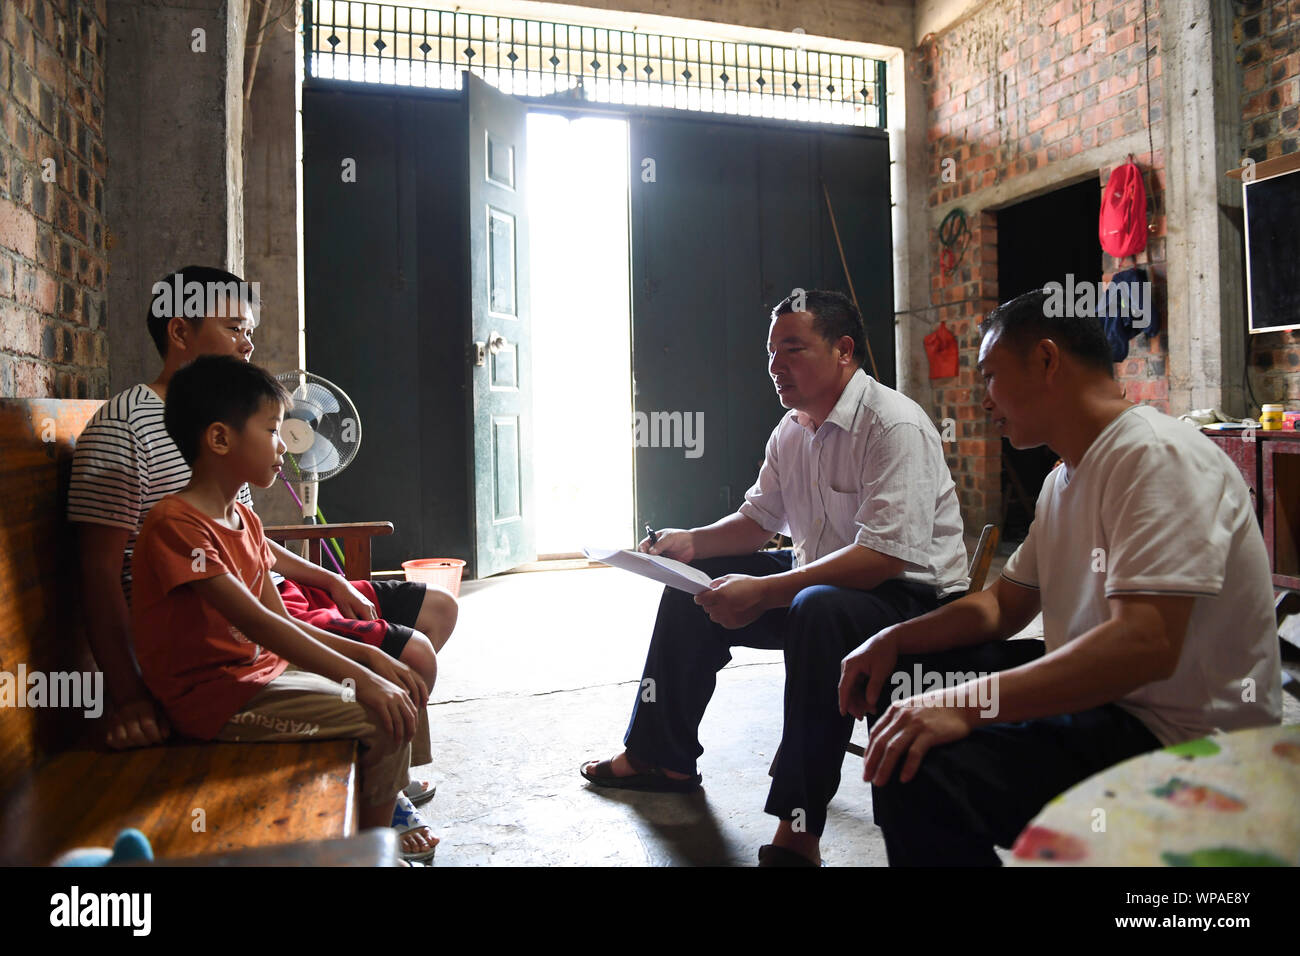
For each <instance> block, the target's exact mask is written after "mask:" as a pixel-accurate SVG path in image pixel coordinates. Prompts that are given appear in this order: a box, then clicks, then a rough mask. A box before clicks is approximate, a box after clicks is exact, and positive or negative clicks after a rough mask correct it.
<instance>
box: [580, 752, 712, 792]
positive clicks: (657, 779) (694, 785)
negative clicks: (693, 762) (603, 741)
mask: <svg viewBox="0 0 1300 956" xmlns="http://www.w3.org/2000/svg"><path fill="white" fill-rule="evenodd" d="M627 762H628V763H630V764H631V765H632V769H633V770H635V771H636V773H634V774H630V775H628V776H626V777H619V776H616V775H615V773H614V761H613V760H602V761H600V762H599V763H597V764H596V766H594V767H592V768H591V771H590V772H588V770H587V764H588V763H591V761H590V760H588V761H587V763H584V764H583V765H582V766H581V767H579V768H578V773H580V774H582V776H583V777H585V778H586V779H587V780H590V781H591V782H592V783H594V784H595V785H596V786H598V787H613V788H615V789H618V790H641V791H644V792H647V793H694V792H695V791H696V790H698V789H700V784H701V782H703V780H704V778H703V777H702V776H701V775H700V774H698V773H697V774H696V775H695V776H693V777H686V778H685V779H682V780H677V779H675V778H673V777H670V776H668V775H667V774H666V773H664V772H663V771H662V770H660V769H659V768H658V767H651V766H649V765H648V764H643V763H642V762H641V761H640V760H637V759H636V758H635V757H633V756H632V755H631V754H628V757H627Z"/></svg>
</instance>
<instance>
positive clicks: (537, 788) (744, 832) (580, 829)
mask: <svg viewBox="0 0 1300 956" xmlns="http://www.w3.org/2000/svg"><path fill="white" fill-rule="evenodd" d="M1004 560H1005V559H1004V558H1001V557H999V558H998V559H997V560H996V561H995V564H994V567H993V569H992V570H991V572H990V580H991V579H992V576H993V575H996V574H997V573H998V572H999V571H1000V569H1001V565H1002V563H1004ZM659 595H660V588H659V586H658V585H656V584H654V583H653V582H649V581H646V580H644V579H642V578H639V577H637V576H635V575H632V574H628V573H626V572H622V571H618V570H615V569H612V568H594V569H590V570H573V571H542V572H534V573H528V574H513V575H505V576H501V577H498V578H493V579H489V580H486V581H479V582H467V583H466V584H465V585H464V586H463V587H462V590H461V614H460V623H459V625H458V627H457V629H456V633H455V635H454V636H453V637H452V640H451V642H450V643H449V644H448V645H447V647H446V648H445V649H444V651H443V653H442V654H441V655H440V656H439V677H438V683H437V686H436V688H435V690H434V694H433V702H432V703H431V705H430V706H431V712H430V717H431V726H432V734H433V752H434V754H435V763H434V767H433V772H432V773H429V769H428V768H421V770H420V771H419V772H418V773H417V775H418V776H422V777H424V778H426V779H431V780H433V781H435V782H436V783H437V785H438V795H437V797H436V798H435V799H434V800H433V802H432V803H430V804H428V805H427V806H426V807H425V808H424V813H425V816H426V818H427V819H428V820H429V821H430V824H431V826H432V828H433V831H434V833H436V834H437V835H439V836H440V837H441V838H442V843H441V845H440V846H439V848H438V857H437V860H438V862H439V863H440V864H441V865H443V866H448V865H452V866H479V865H515V866H541V865H551V866H554V865H560V866H584V865H602V866H608V865H619V866H627V865H632V866H643V865H652V866H673V865H723V866H745V865H753V864H754V863H755V862H756V861H757V854H758V848H759V846H760V845H762V844H763V843H767V842H768V841H769V840H770V838H771V836H772V832H773V830H774V829H775V820H774V818H772V817H769V816H767V815H766V814H765V813H763V809H762V808H763V802H764V800H765V798H766V795H767V783H768V778H767V767H768V765H769V763H770V762H771V759H772V754H773V751H774V750H775V748H776V746H777V745H778V743H779V742H780V737H781V700H782V689H783V680H784V667H783V665H782V663H781V655H780V652H776V651H758V650H751V649H748V648H737V649H736V650H735V652H734V660H733V661H732V663H731V664H729V665H728V666H727V668H726V669H725V670H724V671H723V672H722V673H721V674H720V675H719V679H718V689H717V692H716V693H715V695H714V698H713V702H712V704H711V705H710V707H709V711H708V713H707V714H706V716H705V719H704V723H703V724H702V726H701V728H700V740H701V743H702V744H703V745H704V749H705V753H704V756H703V757H702V758H701V761H700V772H701V773H702V774H703V775H704V790H703V792H702V793H697V794H695V795H693V796H680V795H668V794H642V793H631V792H626V791H619V790H609V789H604V788H597V787H593V786H592V785H590V784H588V783H587V782H586V781H585V780H583V779H582V778H581V777H580V776H579V775H578V767H579V765H580V764H582V763H583V762H585V761H586V760H588V759H592V758H601V757H608V756H612V755H613V754H615V753H617V752H618V751H619V750H620V749H621V742H622V737H623V732H624V730H625V729H626V726H627V721H628V716H629V713H630V711H631V706H632V701H633V699H634V696H635V694H636V692H637V691H638V689H639V680H640V675H641V668H642V665H643V663H644V661H645V652H646V647H647V645H648V643H649V638H650V630H651V627H652V625H653V622H654V616H655V608H656V607H657V605H658V602H659ZM1041 633H1042V628H1041V621H1035V622H1034V624H1033V625H1031V627H1030V628H1029V630H1028V631H1027V632H1026V636H1041ZM1287 707H1288V711H1287V721H1286V722H1287V723H1300V706H1298V705H1297V702H1296V701H1295V699H1294V698H1291V697H1290V696H1287ZM854 736H855V739H857V740H858V741H859V742H862V740H863V739H864V738H865V727H861V728H860V729H859V731H858V732H857V733H855V735H854ZM823 855H824V857H825V859H826V862H827V863H828V864H829V865H832V866H835V865H841V866H844V865H882V866H883V865H885V862H886V859H885V848H884V842H883V840H882V839H881V836H880V831H879V830H878V829H877V828H876V827H875V825H874V823H873V822H872V816H871V788H870V787H869V786H868V785H867V784H864V783H863V782H862V781H861V758H858V757H852V756H849V755H846V756H845V760H844V767H843V777H842V783H841V786H840V791H839V793H838V794H837V796H836V798H835V800H834V801H833V802H832V803H831V806H830V814H829V822H828V824H827V829H826V837H825V839H824V841H823Z"/></svg>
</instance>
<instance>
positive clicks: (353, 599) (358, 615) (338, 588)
mask: <svg viewBox="0 0 1300 956" xmlns="http://www.w3.org/2000/svg"><path fill="white" fill-rule="evenodd" d="M329 594H330V597H331V598H332V599H333V600H334V603H335V604H337V605H338V606H339V611H340V612H341V613H342V614H343V616H344V617H351V618H355V619H356V620H358V621H373V620H375V619H376V618H378V617H379V612H378V611H376V610H375V606H374V605H373V604H371V603H370V601H369V600H368V599H367V598H366V596H365V595H364V594H362V593H361V592H360V591H358V590H357V589H356V588H354V587H353V586H352V583H351V582H350V581H348V580H347V579H346V578H344V577H343V576H342V575H341V574H335V575H332V576H331V577H330V586H329Z"/></svg>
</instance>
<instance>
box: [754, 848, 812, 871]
mask: <svg viewBox="0 0 1300 956" xmlns="http://www.w3.org/2000/svg"><path fill="white" fill-rule="evenodd" d="M758 865H759V866H825V865H826V861H825V860H822V861H821V862H820V863H814V862H813V861H812V860H810V859H808V857H806V856H804V855H803V854H802V853H796V852H794V850H787V849H786V848H785V847H783V846H777V845H776V844H774V843H764V844H763V845H762V846H760V847H759V848H758Z"/></svg>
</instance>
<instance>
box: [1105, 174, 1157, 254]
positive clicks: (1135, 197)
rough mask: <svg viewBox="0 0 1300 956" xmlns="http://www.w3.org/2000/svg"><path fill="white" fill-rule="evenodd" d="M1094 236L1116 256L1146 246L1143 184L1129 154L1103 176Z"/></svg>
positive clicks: (1145, 207) (1135, 252)
mask: <svg viewBox="0 0 1300 956" xmlns="http://www.w3.org/2000/svg"><path fill="white" fill-rule="evenodd" d="M1097 238H1099V239H1100V240H1101V247H1102V249H1104V250H1106V252H1107V253H1109V254H1110V255H1112V256H1114V257H1115V258H1117V259H1123V258H1125V257H1126V256H1135V255H1137V254H1138V253H1139V252H1141V251H1142V250H1143V249H1145V248H1146V247H1147V188H1146V185H1145V184H1144V183H1143V182H1142V170H1140V169H1138V167H1137V164H1136V163H1134V162H1132V158H1131V157H1130V161H1129V162H1127V163H1124V164H1123V165H1121V166H1116V167H1115V169H1114V171H1112V172H1111V174H1110V179H1108V180H1106V191H1105V192H1104V193H1103V194H1102V197H1101V216H1100V218H1099V220H1098V224H1097Z"/></svg>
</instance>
